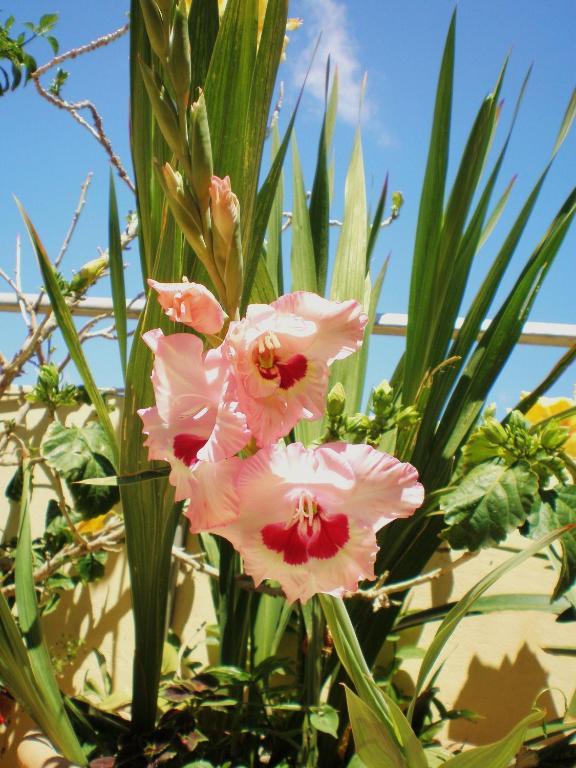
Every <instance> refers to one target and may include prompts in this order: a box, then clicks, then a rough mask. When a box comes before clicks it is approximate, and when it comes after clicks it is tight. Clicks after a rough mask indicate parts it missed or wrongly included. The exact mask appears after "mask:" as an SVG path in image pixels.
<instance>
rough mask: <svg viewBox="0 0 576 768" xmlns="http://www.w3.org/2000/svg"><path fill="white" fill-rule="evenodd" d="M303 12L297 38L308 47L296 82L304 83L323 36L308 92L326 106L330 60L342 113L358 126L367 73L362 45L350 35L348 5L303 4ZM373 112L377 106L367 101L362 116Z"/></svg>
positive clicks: (328, 0) (310, 0)
mask: <svg viewBox="0 0 576 768" xmlns="http://www.w3.org/2000/svg"><path fill="white" fill-rule="evenodd" d="M301 9H302V16H303V18H304V24H303V26H302V28H301V29H300V30H299V31H298V32H296V33H294V34H295V35H301V34H304V35H305V36H306V46H305V50H304V51H303V52H302V54H301V55H300V56H299V57H298V60H297V62H296V63H295V67H294V73H295V77H296V80H297V82H298V84H301V83H302V82H303V80H304V76H305V74H306V69H307V67H308V65H309V63H310V59H311V57H312V54H313V51H314V48H315V47H316V43H317V41H318V38H319V37H320V35H321V37H320V43H319V45H318V50H317V51H316V56H315V58H314V63H313V64H312V69H311V70H310V74H309V75H308V81H307V84H306V91H307V93H309V94H311V95H313V96H314V97H316V98H317V99H319V100H320V101H321V102H322V104H324V86H325V79H326V60H327V58H328V56H330V67H331V71H332V72H333V71H334V67H338V113H339V115H340V117H341V118H342V119H344V120H346V121H347V122H349V123H356V122H357V120H358V108H359V102H360V89H361V86H362V78H363V75H364V72H363V70H362V65H361V63H360V58H359V54H358V49H359V45H358V42H357V41H356V40H355V39H354V37H353V35H352V34H351V32H350V25H349V21H348V16H347V9H346V4H345V2H342V0H303V2H302V4H301ZM288 55H289V58H290V54H288ZM373 112H374V107H373V105H372V104H371V103H370V102H369V101H368V100H367V99H366V97H365V98H364V103H363V106H362V116H363V117H364V118H365V119H366V118H369V117H371V116H372V114H373Z"/></svg>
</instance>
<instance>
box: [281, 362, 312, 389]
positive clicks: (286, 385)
mask: <svg viewBox="0 0 576 768" xmlns="http://www.w3.org/2000/svg"><path fill="white" fill-rule="evenodd" d="M276 367H277V368H278V373H279V374H280V389H290V387H293V386H294V384H296V382H297V381H300V379H303V378H304V376H306V371H307V370H308V360H306V358H305V357H304V355H293V356H292V357H291V358H289V359H288V360H286V361H285V362H280V361H279V360H278V361H277V362H276Z"/></svg>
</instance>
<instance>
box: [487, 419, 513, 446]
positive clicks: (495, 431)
mask: <svg viewBox="0 0 576 768" xmlns="http://www.w3.org/2000/svg"><path fill="white" fill-rule="evenodd" d="M482 430H483V432H484V434H485V435H486V437H487V438H488V440H490V442H491V443H494V444H495V445H504V443H505V442H506V439H507V437H508V436H507V434H506V430H505V429H504V427H503V426H502V424H500V422H499V421H497V420H496V419H493V418H488V419H486V422H485V423H484V424H483V425H482Z"/></svg>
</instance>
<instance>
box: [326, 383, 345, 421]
mask: <svg viewBox="0 0 576 768" xmlns="http://www.w3.org/2000/svg"><path fill="white" fill-rule="evenodd" d="M345 408H346V392H345V391H344V387H343V386H342V384H340V382H338V383H337V384H335V385H334V386H333V387H332V389H331V390H330V392H328V397H327V401H326V412H327V413H328V416H329V417H331V418H336V417H338V416H342V414H343V413H344V409H345Z"/></svg>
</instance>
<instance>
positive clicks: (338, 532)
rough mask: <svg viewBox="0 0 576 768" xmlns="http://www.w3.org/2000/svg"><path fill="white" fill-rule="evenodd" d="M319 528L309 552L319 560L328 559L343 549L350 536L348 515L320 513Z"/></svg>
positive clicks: (309, 545)
mask: <svg viewBox="0 0 576 768" xmlns="http://www.w3.org/2000/svg"><path fill="white" fill-rule="evenodd" d="M317 519H318V520H319V522H320V526H319V530H318V533H317V534H316V536H314V538H313V539H312V540H311V541H310V543H309V544H308V554H309V555H310V557H316V558H318V560H328V559H329V558H331V557H334V555H335V554H336V553H337V552H338V550H340V549H342V547H343V546H344V544H346V542H347V541H348V539H349V538H350V530H349V527H348V518H347V517H346V515H330V516H328V515H326V516H324V515H319V516H318V518H317Z"/></svg>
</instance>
